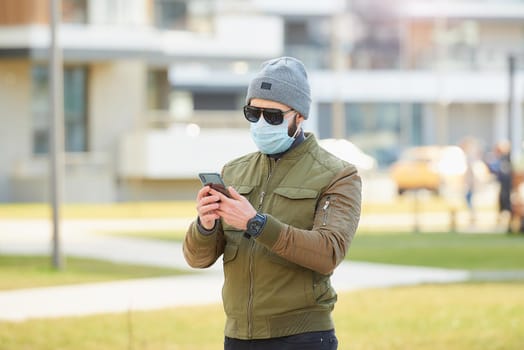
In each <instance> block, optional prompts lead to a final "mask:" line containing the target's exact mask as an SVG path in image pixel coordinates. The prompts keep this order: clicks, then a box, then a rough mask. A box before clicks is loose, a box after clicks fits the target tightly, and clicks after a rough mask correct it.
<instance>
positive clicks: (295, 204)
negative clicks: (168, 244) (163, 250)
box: [184, 57, 361, 350]
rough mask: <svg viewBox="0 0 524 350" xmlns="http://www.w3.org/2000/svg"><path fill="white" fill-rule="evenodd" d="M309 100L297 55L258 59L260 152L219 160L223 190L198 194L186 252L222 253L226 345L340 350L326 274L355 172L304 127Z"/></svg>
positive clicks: (252, 91)
mask: <svg viewBox="0 0 524 350" xmlns="http://www.w3.org/2000/svg"><path fill="white" fill-rule="evenodd" d="M310 104H311V98H310V89H309V82H308V78H307V73H306V70H305V68H304V66H303V64H302V63H301V62H300V61H299V60H297V59H295V58H291V57H281V58H277V59H274V60H270V61H268V62H266V63H264V64H263V66H262V70H261V71H260V72H259V74H258V75H257V76H256V77H255V78H254V79H253V80H252V81H251V83H250V84H249V87H248V91H247V97H246V106H245V107H244V116H245V117H246V119H247V120H248V121H249V122H250V127H251V136H252V138H253V140H254V142H255V144H256V145H257V147H258V149H259V152H255V153H251V154H248V155H246V156H243V157H241V158H238V159H236V160H233V161H231V162H229V163H228V164H226V165H225V166H224V168H223V169H222V176H223V179H224V182H225V183H226V184H227V185H229V187H228V190H229V192H230V198H228V197H226V196H225V195H223V194H222V193H219V192H217V191H215V190H213V189H211V188H210V187H209V186H204V187H203V188H202V189H201V190H200V191H199V192H198V194H197V211H198V218H197V220H195V221H194V222H193V223H192V224H191V226H190V227H189V229H188V232H187V234H186V237H185V241H184V256H185V258H186V260H187V262H188V264H189V265H190V266H192V267H198V268H205V267H209V266H211V265H212V264H213V263H215V261H216V260H217V259H218V258H219V257H220V256H221V255H223V264H224V286H223V290H222V298H223V304H224V310H225V312H226V315H227V320H226V326H225V340H224V349H225V350H233V349H235V350H237V349H301V350H305V349H337V344H338V341H337V338H336V336H335V332H334V324H333V320H332V317H331V312H332V310H333V307H334V304H335V301H336V299H337V295H336V293H335V291H334V290H333V288H332V287H331V284H330V275H331V274H332V273H333V270H334V269H335V267H336V266H337V265H338V264H339V263H340V262H341V261H342V260H344V257H345V255H346V253H347V251H348V249H349V246H350V243H351V240H352V238H353V236H354V235H355V231H356V229H357V226H358V221H359V218H360V204H361V181H360V177H359V176H358V174H357V170H356V168H355V167H354V166H353V165H351V164H348V163H346V162H344V161H342V160H340V159H338V158H336V157H335V156H333V155H332V154H330V153H328V152H327V151H325V150H324V149H322V148H321V147H320V146H319V145H318V143H317V141H316V139H315V137H314V135H313V134H309V133H304V132H303V130H302V127H301V126H302V122H303V121H304V120H305V119H307V118H308V116H309V108H310Z"/></svg>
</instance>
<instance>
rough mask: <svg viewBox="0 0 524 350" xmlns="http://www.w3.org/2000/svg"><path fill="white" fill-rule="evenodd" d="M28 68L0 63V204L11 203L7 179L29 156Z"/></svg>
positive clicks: (16, 62) (17, 63)
mask: <svg viewBox="0 0 524 350" xmlns="http://www.w3.org/2000/svg"><path fill="white" fill-rule="evenodd" d="M30 67H31V66H30V62H29V61H26V60H13V61H11V60H0V202H6V201H9V200H11V197H12V194H11V190H10V189H11V184H10V180H9V178H10V175H11V174H12V172H13V171H14V169H16V168H17V166H18V164H17V163H18V161H19V160H20V159H24V158H27V157H29V155H30V154H31V148H32V136H31V130H32V127H31V121H32V119H31V103H30V101H31V85H30V84H31V79H30Z"/></svg>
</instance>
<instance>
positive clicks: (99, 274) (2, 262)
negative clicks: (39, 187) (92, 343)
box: [0, 255, 182, 349]
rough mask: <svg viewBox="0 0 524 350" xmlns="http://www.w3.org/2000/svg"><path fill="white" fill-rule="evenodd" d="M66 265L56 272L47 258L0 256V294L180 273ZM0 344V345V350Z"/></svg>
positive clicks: (94, 263)
mask: <svg viewBox="0 0 524 350" xmlns="http://www.w3.org/2000/svg"><path fill="white" fill-rule="evenodd" d="M65 263H66V268H65V269H64V270H63V271H57V270H55V269H53V268H52V267H51V260H50V258H49V257H43V256H37V257H35V256H4V255H0V290H6V289H18V288H29V287H43V286H52V285H63V284H77V283H89V282H102V281H113V280H123V279H131V278H146V277H160V276H172V275H177V274H181V273H182V272H181V271H179V270H175V269H169V268H158V267H149V266H141V265H130V264H116V263H111V262H107V261H100V260H94V259H80V258H71V257H68V258H67V259H65ZM1 344H2V342H1V341H0V349H2V347H1Z"/></svg>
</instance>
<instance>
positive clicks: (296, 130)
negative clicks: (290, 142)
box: [291, 113, 300, 139]
mask: <svg viewBox="0 0 524 350" xmlns="http://www.w3.org/2000/svg"><path fill="white" fill-rule="evenodd" d="M297 117H298V113H295V116H294V117H293V121H294V123H295V127H296V129H295V133H294V134H293V136H291V137H292V138H294V139H296V138H297V136H298V132H299V131H300V127H299V126H298V125H297Z"/></svg>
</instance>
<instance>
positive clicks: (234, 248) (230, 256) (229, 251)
mask: <svg viewBox="0 0 524 350" xmlns="http://www.w3.org/2000/svg"><path fill="white" fill-rule="evenodd" d="M237 254H238V245H236V244H226V247H225V248H224V255H223V258H222V259H223V261H224V264H226V263H227V262H229V261H232V260H234V259H235V258H236V257H237Z"/></svg>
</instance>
